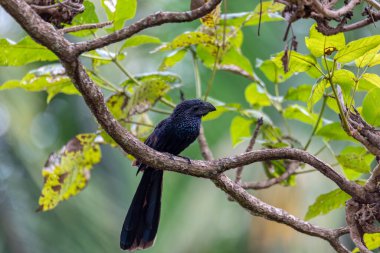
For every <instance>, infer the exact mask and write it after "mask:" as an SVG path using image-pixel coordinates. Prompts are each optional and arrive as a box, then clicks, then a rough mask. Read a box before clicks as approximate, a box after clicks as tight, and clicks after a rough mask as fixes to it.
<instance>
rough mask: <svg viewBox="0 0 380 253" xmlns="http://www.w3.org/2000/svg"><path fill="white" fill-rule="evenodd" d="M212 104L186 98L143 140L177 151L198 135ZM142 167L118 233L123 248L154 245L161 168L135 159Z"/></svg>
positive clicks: (163, 150)
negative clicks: (140, 175)
mask: <svg viewBox="0 0 380 253" xmlns="http://www.w3.org/2000/svg"><path fill="white" fill-rule="evenodd" d="M215 110H216V109H215V107H214V106H213V105H212V104H210V103H208V102H204V101H202V100H199V99H193V100H185V101H183V102H181V103H180V104H178V105H177V107H176V108H175V109H174V111H173V113H172V114H171V115H170V116H169V117H168V118H167V119H164V120H163V121H161V122H160V123H159V124H158V125H157V127H156V128H155V129H154V131H153V133H152V134H151V135H150V136H149V137H148V139H147V140H146V141H145V144H146V145H148V146H149V147H151V148H153V149H155V150H157V151H160V152H166V153H169V154H173V155H178V154H179V153H181V152H182V151H183V150H184V149H185V148H186V147H188V146H189V145H190V144H191V143H192V142H193V141H194V140H195V139H196V138H197V137H198V135H199V128H200V126H201V118H202V116H204V115H206V114H207V113H209V112H211V111H215ZM137 165H138V166H139V169H138V171H143V172H144V173H143V176H142V178H141V181H140V184H139V186H138V187H137V190H136V193H135V196H134V197H133V200H132V203H131V206H130V207H129V210H128V213H127V216H126V217H125V220H124V224H123V228H122V230H121V235H120V247H121V248H122V249H125V250H136V249H145V248H148V247H150V246H152V245H153V243H154V240H155V237H156V234H157V229H158V223H159V220H160V209H161V192H162V176H163V171H162V170H156V169H154V168H151V167H148V166H147V165H145V164H142V163H139V162H137Z"/></svg>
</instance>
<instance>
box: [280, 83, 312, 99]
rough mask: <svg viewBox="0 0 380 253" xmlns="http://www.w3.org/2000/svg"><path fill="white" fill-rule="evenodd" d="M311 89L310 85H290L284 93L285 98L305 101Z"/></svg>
mask: <svg viewBox="0 0 380 253" xmlns="http://www.w3.org/2000/svg"><path fill="white" fill-rule="evenodd" d="M311 90H312V85H310V84H302V85H300V86H297V87H290V88H289V90H288V91H287V93H286V95H285V99H286V100H297V101H302V102H305V103H306V102H307V101H308V100H309V97H310V94H311Z"/></svg>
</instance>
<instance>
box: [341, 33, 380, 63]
mask: <svg viewBox="0 0 380 253" xmlns="http://www.w3.org/2000/svg"><path fill="white" fill-rule="evenodd" d="M379 45H380V35H374V36H370V37H366V38H362V39H358V40H355V41H352V42H350V43H348V44H347V45H346V46H345V47H344V48H342V49H341V50H340V51H339V52H338V53H337V54H336V55H335V57H334V60H336V61H337V62H340V63H348V62H351V61H354V60H356V59H357V58H359V57H361V56H363V55H364V54H365V53H367V52H368V51H369V50H371V49H373V48H375V47H377V46H379Z"/></svg>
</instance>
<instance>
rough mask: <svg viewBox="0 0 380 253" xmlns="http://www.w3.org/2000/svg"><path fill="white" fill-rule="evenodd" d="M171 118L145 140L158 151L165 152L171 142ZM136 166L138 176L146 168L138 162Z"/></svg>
mask: <svg viewBox="0 0 380 253" xmlns="http://www.w3.org/2000/svg"><path fill="white" fill-rule="evenodd" d="M169 128H170V118H166V119H164V120H162V121H161V122H160V123H159V124H158V125H157V126H156V128H155V129H154V130H153V132H152V133H151V134H150V135H149V137H148V138H147V139H146V140H145V142H144V143H145V144H146V145H147V146H149V147H151V148H153V149H155V150H157V151H165V150H164V149H165V146H166V143H167V142H168V141H170V129H169ZM135 165H137V166H138V167H139V169H138V171H137V174H138V173H139V172H140V171H142V170H144V169H145V168H146V166H145V164H142V163H141V162H140V161H138V160H136V162H135Z"/></svg>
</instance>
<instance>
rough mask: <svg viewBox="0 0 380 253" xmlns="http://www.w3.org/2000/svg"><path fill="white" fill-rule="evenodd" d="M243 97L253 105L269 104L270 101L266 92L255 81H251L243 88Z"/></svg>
mask: <svg viewBox="0 0 380 253" xmlns="http://www.w3.org/2000/svg"><path fill="white" fill-rule="evenodd" d="M245 99H246V100H247V101H248V103H250V104H251V105H253V106H256V105H257V106H260V107H261V106H269V105H271V101H270V99H269V97H268V94H267V93H266V92H265V91H264V90H263V89H262V88H261V87H259V86H258V85H257V84H256V83H251V84H250V85H249V86H248V87H247V88H246V89H245Z"/></svg>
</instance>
